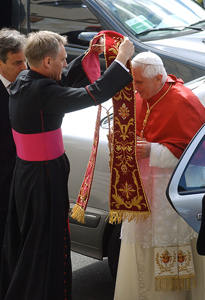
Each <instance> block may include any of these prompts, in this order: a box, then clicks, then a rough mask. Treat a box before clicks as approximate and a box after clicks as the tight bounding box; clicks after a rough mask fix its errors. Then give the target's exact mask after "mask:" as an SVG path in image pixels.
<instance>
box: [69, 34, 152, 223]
mask: <svg viewBox="0 0 205 300" xmlns="http://www.w3.org/2000/svg"><path fill="white" fill-rule="evenodd" d="M100 36H103V38H104V55H105V59H106V64H107V67H109V65H110V64H111V63H112V62H113V60H114V59H115V58H116V56H117V53H118V49H119V46H120V44H121V42H122V41H123V39H124V37H123V36H122V35H121V34H119V33H116V32H112V31H102V32H99V34H98V35H97V36H96V37H95V38H94V39H93V41H92V44H95V43H97V41H98V39H99V37H100ZM82 65H83V68H84V70H85V72H86V74H87V76H88V78H89V79H90V81H91V82H93V81H94V80H95V79H97V78H96V77H97V76H98V77H99V76H100V65H99V58H98V55H96V52H92V47H90V49H89V51H88V53H87V54H86V55H85V57H84V59H83V61H82ZM91 65H92V67H91ZM126 67H127V68H128V69H129V70H130V72H132V68H131V61H130V60H129V61H128V62H127V65H126ZM97 69H98V70H97ZM99 120H100V112H99V111H98V118H97V122H96V129H95V137H94V143H93V148H92V152H91V156H90V160H89V163H88V168H87V171H86V174H85V177H84V181H83V184H82V187H81V189H80V194H79V196H78V199H77V204H76V205H75V206H74V209H73V211H72V217H73V218H75V219H77V220H78V221H80V222H84V212H85V209H86V207H87V204H88V199H89V194H90V189H91V184H92V178H93V173H94V167H95V160H96V155H97V145H98V140H99V135H98V132H99V125H100V123H99ZM135 124H136V122H135V90H134V85H133V82H132V83H130V84H129V85H128V86H126V87H125V88H124V89H123V90H121V91H120V92H118V93H117V94H116V95H115V96H114V97H113V134H112V153H111V178H110V193H109V205H110V212H109V222H110V223H116V222H117V223H119V222H121V221H122V220H124V219H128V220H132V219H136V220H138V219H139V218H140V219H142V220H143V219H145V218H147V216H148V214H149V213H150V209H149V205H148V202H147V199H146V195H145V192H144V188H143V186H142V181H141V178H140V174H139V168H138V164H137V159H136V126H135Z"/></svg>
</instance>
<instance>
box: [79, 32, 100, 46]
mask: <svg viewBox="0 0 205 300" xmlns="http://www.w3.org/2000/svg"><path fill="white" fill-rule="evenodd" d="M97 34H98V32H95V31H89V32H81V33H80V34H79V35H78V39H79V40H80V41H81V44H82V43H83V45H84V46H89V43H90V41H91V40H92V39H93V38H94V36H96V35H97Z"/></svg>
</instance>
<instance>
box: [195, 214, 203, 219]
mask: <svg viewBox="0 0 205 300" xmlns="http://www.w3.org/2000/svg"><path fill="white" fill-rule="evenodd" d="M196 218H197V220H198V221H201V219H202V213H198V214H197V215H196Z"/></svg>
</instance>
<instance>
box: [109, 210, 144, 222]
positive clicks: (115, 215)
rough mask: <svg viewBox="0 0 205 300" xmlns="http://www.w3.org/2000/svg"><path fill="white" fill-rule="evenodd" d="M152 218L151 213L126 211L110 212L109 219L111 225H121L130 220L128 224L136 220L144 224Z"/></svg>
mask: <svg viewBox="0 0 205 300" xmlns="http://www.w3.org/2000/svg"><path fill="white" fill-rule="evenodd" d="M149 216H150V212H149V211H148V212H139V211H137V212H134V211H126V210H121V211H120V210H110V212H109V215H108V218H109V223H110V224H120V223H121V222H123V221H125V220H128V222H130V221H132V220H135V221H136V222H139V221H141V222H144V221H145V220H146V219H147V218H148V217H149Z"/></svg>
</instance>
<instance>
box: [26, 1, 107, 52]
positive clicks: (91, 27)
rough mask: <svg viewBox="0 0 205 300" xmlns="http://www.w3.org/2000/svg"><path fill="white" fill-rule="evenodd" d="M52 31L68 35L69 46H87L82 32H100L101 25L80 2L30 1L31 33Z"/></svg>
mask: <svg viewBox="0 0 205 300" xmlns="http://www.w3.org/2000/svg"><path fill="white" fill-rule="evenodd" d="M37 30H50V31H54V32H57V33H59V34H62V35H67V37H68V44H69V46H72V45H73V46H76V45H78V46H82V47H83V46H86V48H87V45H88V42H85V41H83V40H82V39H79V37H78V35H79V34H80V33H81V32H87V33H90V32H99V31H100V30H101V24H100V22H99V20H98V19H97V18H96V17H95V16H94V15H93V13H92V12H91V11H90V10H89V9H88V8H87V7H86V6H85V5H84V4H83V3H82V1H79V0H72V1H70V0H63V1H57V0H56V1H50V0H49V1H48V0H44V1H39V0H31V1H30V31H37Z"/></svg>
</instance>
